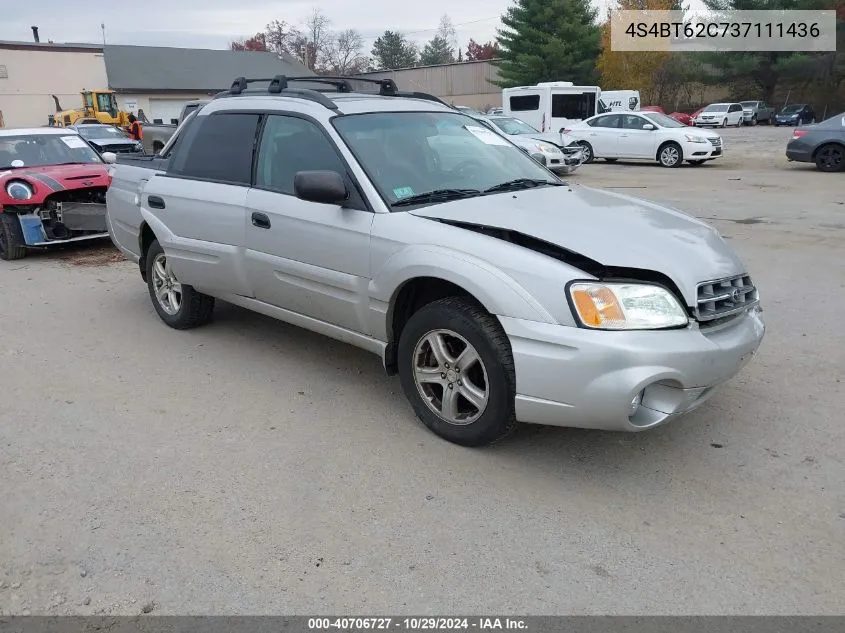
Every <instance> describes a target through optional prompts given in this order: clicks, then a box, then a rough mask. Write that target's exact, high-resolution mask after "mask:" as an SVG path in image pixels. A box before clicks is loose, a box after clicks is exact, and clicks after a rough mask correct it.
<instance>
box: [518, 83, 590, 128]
mask: <svg viewBox="0 0 845 633" xmlns="http://www.w3.org/2000/svg"><path fill="white" fill-rule="evenodd" d="M600 95H601V88H599V87H598V86H576V85H574V84H573V83H572V82H571V81H546V82H543V83H538V84H537V85H536V86H519V87H517V88H505V89H504V90H502V107H503V109H504V112H505V114H507V115H508V116H513V117H516V118H517V119H520V120H522V121H525V122H526V123H528V124H529V125H531V126H533V127H535V128H537V129H538V130H540V131H541V132H559V131H560V130H562V129H563V128H564V127H566V125H567V124H570V123H574V122H575V121H583V120H584V119H587V118H589V117H591V116H593V115H594V114H599V113H601V112H604V111H605V109H604V108H603V107H602V106H601V102H600Z"/></svg>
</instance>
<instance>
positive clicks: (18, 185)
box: [6, 180, 34, 200]
mask: <svg viewBox="0 0 845 633" xmlns="http://www.w3.org/2000/svg"><path fill="white" fill-rule="evenodd" d="M6 193H7V194H8V195H9V197H10V198H12V199H13V200H29V199H30V198H31V197H32V196H33V193H34V190H33V188H32V185H30V184H29V183H27V182H24V181H23V180H13V181H11V182H10V183H7V184H6Z"/></svg>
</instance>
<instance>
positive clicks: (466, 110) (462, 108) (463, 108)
mask: <svg viewBox="0 0 845 633" xmlns="http://www.w3.org/2000/svg"><path fill="white" fill-rule="evenodd" d="M454 108H455V110H457V111H458V112H463V113H464V114H468V115H469V116H471V117H479V116H484V115H483V114H482V113H481V112H479V111H478V110H476V109H475V108H470V107H469V106H462V105H456V106H454Z"/></svg>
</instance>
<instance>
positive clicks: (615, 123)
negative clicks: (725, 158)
mask: <svg viewBox="0 0 845 633" xmlns="http://www.w3.org/2000/svg"><path fill="white" fill-rule="evenodd" d="M566 133H567V134H570V135H571V136H572V137H573V138H574V139H576V140H577V141H578V142H579V143H580V144H581V145H582V146H583V147H584V151H585V152H586V153H587V159H586V161H585V162H591V161H592V160H593V159H594V158H604V159H605V160H608V161H615V160H618V159H620V158H624V159H626V160H628V159H634V160H648V161H657V162H658V163H660V164H661V165H662V166H664V167H680V166H681V164H682V163H683V162H684V161H687V162H688V163H690V164H692V165H701V164H703V163H704V162H705V161H708V160H714V159H716V158H718V157H719V156H721V155H722V138H721V137H720V136H719V135H718V134H716V133H715V132H705V131H703V130H691V129H689V128H688V127H687V126H686V125H684V124H683V123H679V122H678V121H676V120H675V119H673V118H672V117H669V116H666V115H665V114H660V113H659V112H642V111H640V112H638V113H634V112H632V113H628V114H621V113H620V114H616V113H612V114H599V115H598V116H594V117H591V118H589V119H587V120H586V121H583V122H581V123H577V124H573V125H572V127H571V128H567V129H566Z"/></svg>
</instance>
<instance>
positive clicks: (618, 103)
mask: <svg viewBox="0 0 845 633" xmlns="http://www.w3.org/2000/svg"><path fill="white" fill-rule="evenodd" d="M601 102H602V104H604V107H606V108H607V109H608V110H610V111H613V112H616V111H618V110H622V111H633V112H639V110H640V91H639V90H602V93H601Z"/></svg>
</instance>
